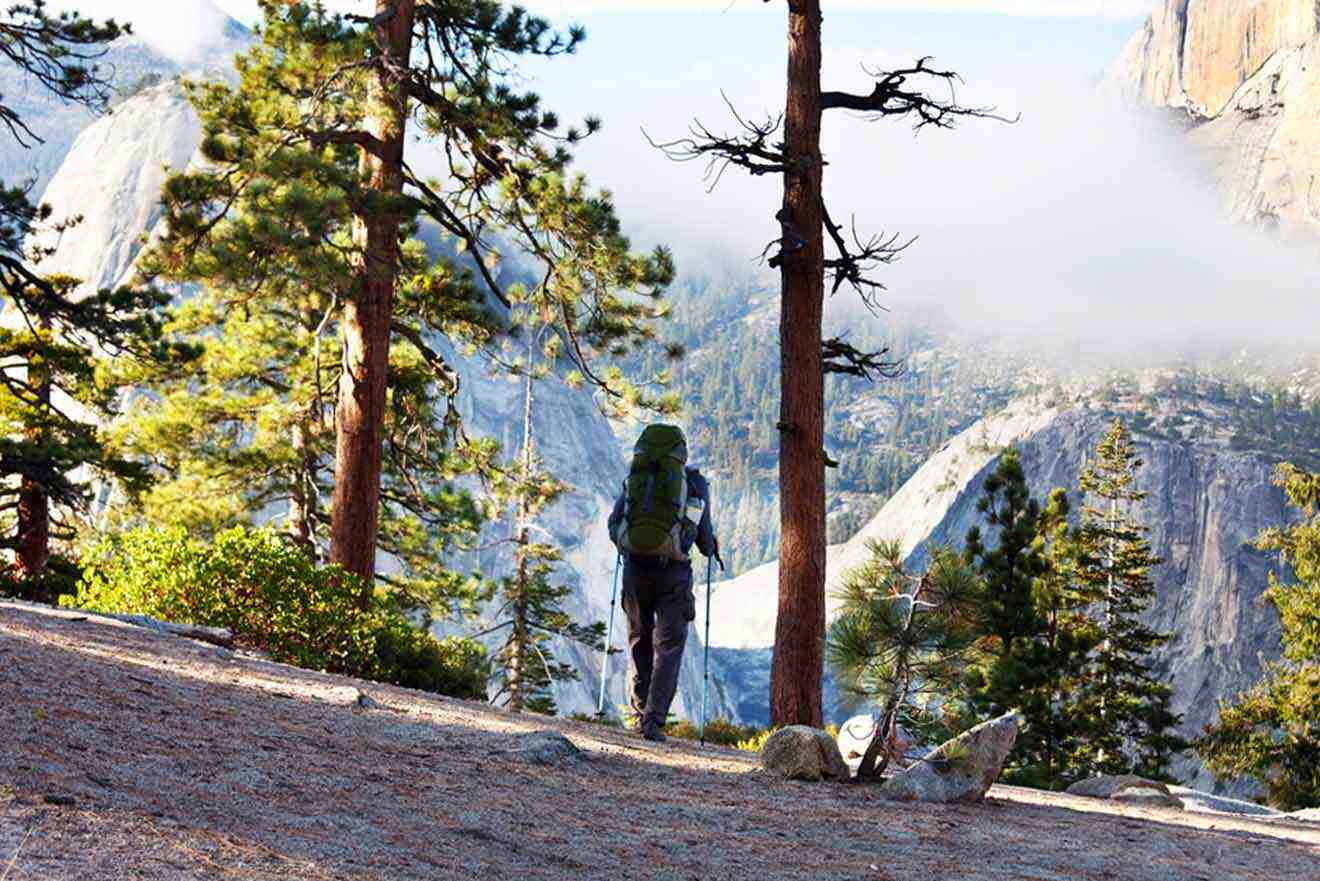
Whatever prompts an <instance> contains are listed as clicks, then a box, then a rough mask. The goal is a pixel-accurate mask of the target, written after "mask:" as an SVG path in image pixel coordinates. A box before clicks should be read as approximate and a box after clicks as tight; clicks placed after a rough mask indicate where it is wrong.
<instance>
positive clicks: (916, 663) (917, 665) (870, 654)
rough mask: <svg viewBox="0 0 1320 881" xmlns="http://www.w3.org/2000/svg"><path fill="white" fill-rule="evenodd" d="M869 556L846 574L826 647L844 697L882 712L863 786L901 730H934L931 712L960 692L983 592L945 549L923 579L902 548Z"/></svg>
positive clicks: (882, 545)
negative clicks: (972, 613) (973, 616)
mask: <svg viewBox="0 0 1320 881" xmlns="http://www.w3.org/2000/svg"><path fill="white" fill-rule="evenodd" d="M868 549H869V550H870V553H871V556H870V559H868V560H867V561H866V562H865V563H863V564H862V565H861V566H858V567H857V568H855V569H852V570H849V571H848V572H846V573H844V576H843V579H842V581H841V583H840V586H839V588H838V591H837V598H838V599H839V600H840V601H841V606H840V609H839V615H838V617H837V618H835V620H834V623H833V624H832V625H830V631H829V640H828V642H827V644H826V652H827V656H828V659H829V663H830V666H831V667H832V668H833V669H834V671H835V675H836V676H837V678H838V680H839V685H840V687H841V688H842V689H843V691H844V692H845V693H847V694H850V695H853V696H855V697H860V698H863V699H866V700H868V701H874V702H876V703H877V704H879V706H880V708H881V714H880V722H879V724H878V725H877V727H876V733H875V737H874V739H873V740H872V741H871V745H870V746H869V747H868V748H867V751H866V755H864V756H863V757H862V764H861V767H860V768H859V770H858V773H857V777H858V779H859V780H867V779H872V778H874V777H878V776H879V775H880V774H882V773H883V772H884V770H885V766H886V765H887V764H888V760H889V756H888V754H887V753H886V752H884V749H885V745H886V744H888V743H890V742H891V741H892V739H893V738H894V735H895V733H896V730H897V726H898V725H899V724H900V723H903V724H906V725H908V726H909V727H910V728H911V729H912V730H917V731H921V730H929V729H930V728H932V727H935V726H937V724H938V722H937V712H936V710H935V709H934V708H935V707H936V705H937V704H938V702H939V701H941V700H944V699H946V698H947V696H948V694H949V693H950V692H951V691H952V689H953V687H954V686H955V685H956V683H957V681H958V679H959V677H960V676H961V674H962V669H963V661H964V660H965V655H966V653H967V652H968V650H969V649H970V648H971V647H972V644H973V642H974V640H975V637H976V631H975V629H974V627H973V626H972V623H971V620H970V619H969V617H968V615H967V611H968V609H969V607H970V606H972V605H973V604H974V603H975V599H976V595H977V594H978V592H979V589H980V584H979V582H978V579H977V577H976V573H975V572H974V571H973V570H972V568H971V567H970V566H969V565H967V563H966V561H965V560H964V559H963V558H962V557H961V556H960V555H958V554H956V553H954V552H953V551H950V550H949V549H947V548H936V549H935V550H934V551H933V552H932V554H931V562H930V565H929V566H927V568H926V571H925V572H923V573H921V574H920V575H916V574H913V573H909V572H908V571H907V570H906V568H905V567H904V564H903V553H902V548H901V547H900V544H899V542H898V541H893V540H890V541H877V542H870V543H869V544H868Z"/></svg>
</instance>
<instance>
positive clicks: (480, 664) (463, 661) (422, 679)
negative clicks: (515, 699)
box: [370, 615, 490, 700]
mask: <svg viewBox="0 0 1320 881" xmlns="http://www.w3.org/2000/svg"><path fill="white" fill-rule="evenodd" d="M375 663H376V669H375V670H374V671H373V673H372V675H371V676H370V678H372V679H378V680H380V681H382V682H392V683H394V684H395V685H402V686H404V687H405V688H416V689H420V690H421V691H434V692H438V693H439V694H447V695H450V696H451V697H458V698H465V699H467V700H485V699H486V683H487V682H488V681H489V679H490V659H489V658H488V657H487V655H486V647H485V646H483V645H482V644H481V643H479V642H477V641H476V640H473V639H463V638H461V637H457V636H447V637H445V638H444V639H436V638H435V637H434V636H432V635H431V634H430V633H427V632H426V631H425V630H420V629H418V628H416V627H413V626H412V625H411V624H409V623H408V622H407V621H406V620H404V619H403V617H402V616H401V615H400V616H394V617H391V618H390V619H389V621H388V623H387V626H385V627H382V628H381V629H380V630H379V631H378V632H377V634H376V651H375Z"/></svg>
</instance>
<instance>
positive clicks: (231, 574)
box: [61, 527, 486, 698]
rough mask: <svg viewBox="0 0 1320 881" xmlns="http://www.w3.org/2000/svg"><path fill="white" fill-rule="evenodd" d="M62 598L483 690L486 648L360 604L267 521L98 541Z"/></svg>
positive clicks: (398, 675)
mask: <svg viewBox="0 0 1320 881" xmlns="http://www.w3.org/2000/svg"><path fill="white" fill-rule="evenodd" d="M83 566H84V570H83V577H82V581H81V582H80V583H79V585H78V592H77V594H76V595H75V596H74V597H73V598H72V599H69V598H64V599H62V600H61V602H62V604H63V605H68V606H76V607H79V608H84V609H88V610H91V611H97V612H112V613H127V614H137V615H150V616H152V617H154V618H161V619H164V620H168V621H177V622H181V623H190V624H203V625H207V626H210V627H225V628H228V629H229V630H231V631H233V633H234V638H235V639H236V640H237V641H238V642H239V643H240V644H242V645H244V646H248V647H250V648H256V649H260V650H261V651H264V652H266V653H267V654H269V655H270V656H271V658H272V659H274V660H276V661H280V662H282V663H287V664H293V665H295V666H298V667H306V668H310V669H315V670H326V671H328V672H331V673H341V674H345V675H349V676H359V677H362V678H365V679H375V680H378V681H383V682H392V683H395V684H398V685H403V686H406V687H409V688H419V689H424V690H427V691H437V692H440V693H442V694H450V695H454V696H457V697H475V698H484V697H485V677H486V658H485V649H484V648H483V647H482V646H481V645H480V644H478V643H475V642H471V641H467V640H458V639H452V638H451V639H446V640H444V641H440V640H436V639H435V638H434V637H432V636H431V635H430V634H429V633H427V632H425V631H423V630H418V629H416V628H414V627H412V625H411V624H409V623H408V620H407V618H405V617H404V615H403V614H402V612H400V611H399V610H398V609H397V608H395V606H394V605H393V604H392V603H390V602H389V601H388V600H385V599H380V598H373V600H372V601H371V602H370V603H369V604H368V606H367V607H366V608H363V607H362V605H361V604H360V599H361V594H362V592H361V583H360V582H359V581H358V580H357V579H355V578H354V577H352V576H350V575H347V574H345V573H343V572H342V571H340V570H338V569H336V568H333V567H323V566H318V565H317V564H316V562H315V561H313V560H312V559H311V558H309V557H308V556H307V555H306V553H305V552H304V551H303V550H302V549H301V548H298V547H296V546H294V545H292V544H291V543H289V542H287V541H285V540H284V539H283V538H282V537H281V536H280V535H279V534H278V533H276V532H274V531H272V530H265V529H257V530H253V529H245V528H242V527H239V528H235V529H230V530H227V531H225V532H222V533H219V534H218V535H216V537H215V539H214V541H213V542H212V543H210V544H206V543H205V542H201V541H198V540H196V539H192V538H190V537H189V536H188V534H187V531H186V530H184V529H183V528H181V527H179V528H174V529H146V528H144V529H135V530H132V531H130V532H125V533H122V534H119V535H115V536H112V537H109V538H106V539H103V540H102V541H101V542H99V543H98V544H97V545H96V546H95V547H94V548H93V549H92V550H91V552H90V553H88V554H87V555H86V556H85V558H84V560H83Z"/></svg>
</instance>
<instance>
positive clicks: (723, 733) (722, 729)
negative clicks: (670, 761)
mask: <svg viewBox="0 0 1320 881" xmlns="http://www.w3.org/2000/svg"><path fill="white" fill-rule="evenodd" d="M759 732H760V729H759V728H757V727H755V726H752V725H739V724H737V723H735V722H730V721H729V720H728V719H711V720H709V721H708V722H707V723H706V742H707V743H714V744H718V745H719V746H737V745H738V743H739V741H743V740H747V739H748V738H751V737H756V736H757V735H758V733H759ZM665 733H666V734H668V735H669V736H670V737H679V738H683V739H684V740H700V739H701V726H700V725H696V724H694V723H692V722H689V721H688V720H686V719H679V720H678V721H676V722H670V723H669V724H668V725H666V726H665Z"/></svg>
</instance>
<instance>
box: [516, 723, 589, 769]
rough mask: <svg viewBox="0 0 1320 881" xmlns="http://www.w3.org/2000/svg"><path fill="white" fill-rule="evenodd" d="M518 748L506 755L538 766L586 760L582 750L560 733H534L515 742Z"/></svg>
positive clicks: (525, 735)
mask: <svg viewBox="0 0 1320 881" xmlns="http://www.w3.org/2000/svg"><path fill="white" fill-rule="evenodd" d="M515 743H516V744H517V746H515V747H514V748H513V749H510V750H505V751H504V752H505V755H508V756H510V757H511V758H515V759H518V760H519V761H523V762H532V763H533V764H537V765H560V764H563V763H564V762H576V761H578V760H580V759H583V758H585V756H584V755H583V753H582V750H580V749H578V748H577V747H576V746H574V745H573V741H571V740H569V739H568V738H567V737H565V736H564V735H562V734H560V733H559V732H558V731H533V732H532V733H531V734H524V735H522V736H521V737H519V738H517V740H516V741H515Z"/></svg>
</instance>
